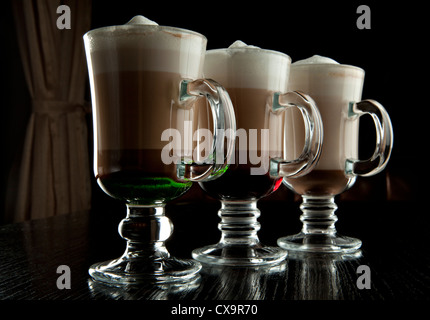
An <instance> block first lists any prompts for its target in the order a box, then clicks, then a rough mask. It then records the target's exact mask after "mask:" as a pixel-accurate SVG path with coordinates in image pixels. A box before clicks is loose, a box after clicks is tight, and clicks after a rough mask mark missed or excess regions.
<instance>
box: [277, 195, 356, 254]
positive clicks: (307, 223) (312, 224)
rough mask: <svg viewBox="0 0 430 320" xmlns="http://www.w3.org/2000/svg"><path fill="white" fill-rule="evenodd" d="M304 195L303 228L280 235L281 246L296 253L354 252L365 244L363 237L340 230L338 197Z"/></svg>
mask: <svg viewBox="0 0 430 320" xmlns="http://www.w3.org/2000/svg"><path fill="white" fill-rule="evenodd" d="M302 198H303V203H302V204H301V205H300V209H301V210H302V215H301V216H300V220H301V221H302V222H303V227H302V231H301V232H300V233H298V234H295V235H291V236H286V237H281V238H279V239H278V241H277V243H278V245H279V246H280V247H281V248H284V249H286V250H289V251H295V252H298V251H304V252H327V253H328V252H330V253H352V252H354V251H356V250H358V249H359V248H360V247H361V240H359V239H355V238H351V237H345V236H341V235H339V234H338V233H337V231H336V227H335V223H336V221H337V216H336V214H335V211H336V210H337V205H336V203H335V199H334V196H327V197H316V196H302Z"/></svg>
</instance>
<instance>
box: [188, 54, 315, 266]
mask: <svg viewBox="0 0 430 320" xmlns="http://www.w3.org/2000/svg"><path fill="white" fill-rule="evenodd" d="M289 66H290V58H289V57H288V56H287V55H285V54H282V53H279V52H275V51H268V50H260V49H219V50H210V51H208V52H207V54H206V60H205V66H204V73H205V76H207V77H209V78H212V79H215V80H216V81H219V82H220V83H221V84H222V85H223V86H224V87H225V88H226V89H227V91H228V93H229V95H230V97H231V100H232V102H233V106H234V109H235V115H236V121H237V128H238V129H237V132H236V147H235V153H234V157H233V159H232V160H231V164H230V165H229V168H228V170H227V171H226V173H225V174H224V175H223V176H222V177H220V178H219V179H217V180H214V181H208V182H201V183H200V187H201V188H202V189H203V190H204V191H205V192H207V193H208V194H209V195H211V196H212V197H214V198H216V199H219V200H220V201H221V209H220V210H219V213H218V215H219V217H220V218H221V222H220V224H219V225H218V228H219V230H220V231H221V239H220V241H219V242H218V243H217V244H214V245H209V246H206V247H203V248H199V249H195V250H193V253H192V254H193V257H194V258H195V259H197V260H199V261H200V262H204V263H209V264H218V265H235V266H252V265H253V266H255V265H265V264H275V263H278V262H280V261H282V260H283V259H285V257H286V255H287V252H286V251H285V250H283V249H281V248H278V247H270V246H266V245H264V244H262V243H261V242H260V241H259V239H258V236H257V232H258V230H259V229H260V224H259V223H258V220H257V219H258V217H259V216H260V210H259V209H258V208H257V201H258V200H259V199H261V198H262V197H265V196H267V195H269V194H271V193H272V192H274V191H276V190H277V189H278V187H279V185H280V184H281V182H282V177H283V176H284V175H300V174H304V173H305V172H306V171H307V170H310V168H311V167H312V166H313V165H314V161H315V159H316V158H318V156H319V148H320V143H319V140H318V139H319V138H320V134H321V132H320V130H321V125H320V119H319V113H318V111H317V109H316V108H315V107H314V106H313V104H311V103H305V101H304V99H303V98H302V97H301V96H299V95H298V94H293V95H294V98H293V97H292V96H289V95H287V94H285V92H287V81H288V73H289ZM295 99H296V100H295ZM293 100H294V101H293ZM290 106H295V107H297V108H298V109H300V108H301V107H302V108H303V109H305V110H304V111H303V113H304V114H306V115H307V119H310V120H309V121H310V122H311V125H309V128H310V127H312V128H314V131H312V132H310V130H309V129H308V131H307V132H308V141H307V142H305V145H306V144H307V145H308V146H307V147H305V148H302V149H306V151H302V153H301V154H299V155H298V156H297V157H296V158H297V159H298V160H297V159H295V161H291V162H289V161H285V160H284V140H285V139H289V138H290V137H288V136H286V135H285V122H284V114H283V111H284V110H285V109H286V108H287V107H290ZM303 106H305V107H303Z"/></svg>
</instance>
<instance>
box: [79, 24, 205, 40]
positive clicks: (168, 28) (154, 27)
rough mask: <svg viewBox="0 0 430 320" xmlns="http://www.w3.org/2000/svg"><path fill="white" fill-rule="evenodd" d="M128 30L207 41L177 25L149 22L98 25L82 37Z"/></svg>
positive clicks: (202, 36)
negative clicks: (152, 23) (177, 35)
mask: <svg viewBox="0 0 430 320" xmlns="http://www.w3.org/2000/svg"><path fill="white" fill-rule="evenodd" d="M127 31H129V32H130V33H132V32H133V31H137V32H139V31H149V32H151V31H152V32H155V31H166V32H168V33H172V34H173V35H175V34H183V35H190V36H197V37H199V38H202V39H204V40H205V41H207V38H206V36H204V35H203V34H201V33H199V32H196V31H192V30H189V29H184V28H178V27H171V26H160V25H150V24H123V25H114V26H105V27H99V28H95V29H92V30H89V31H87V32H86V33H85V34H84V35H83V37H90V36H93V35H97V34H102V33H109V34H112V33H115V32H127Z"/></svg>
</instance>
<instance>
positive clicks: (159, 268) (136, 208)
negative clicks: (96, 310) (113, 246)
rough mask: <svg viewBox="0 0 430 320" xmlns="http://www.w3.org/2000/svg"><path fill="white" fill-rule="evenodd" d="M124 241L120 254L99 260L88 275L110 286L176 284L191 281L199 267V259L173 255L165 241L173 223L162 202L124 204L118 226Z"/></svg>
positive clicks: (171, 230)
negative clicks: (123, 248) (156, 203)
mask: <svg viewBox="0 0 430 320" xmlns="http://www.w3.org/2000/svg"><path fill="white" fill-rule="evenodd" d="M118 231H119V234H120V235H121V237H122V238H123V239H125V240H126V241H127V247H126V250H125V252H124V253H123V255H122V256H121V257H120V258H118V259H114V260H109V261H105V262H99V263H96V264H94V265H92V266H91V267H90V269H89V274H90V276H91V277H92V278H93V279H94V280H96V281H101V282H104V283H108V284H111V285H122V284H138V283H142V282H145V283H157V284H159V283H177V282H188V281H192V280H194V279H195V277H197V273H198V272H199V271H200V269H201V265H200V263H199V262H197V261H195V260H191V259H183V260H182V259H177V258H175V257H172V256H171V255H170V254H169V252H168V250H167V248H166V246H165V241H166V240H167V239H168V238H169V237H170V235H171V234H172V232H173V225H172V223H171V221H170V219H169V218H168V217H167V216H166V215H165V211H164V205H159V206H148V205H134V204H133V205H132V204H127V216H126V218H125V219H123V220H122V221H121V223H120V224H119V227H118Z"/></svg>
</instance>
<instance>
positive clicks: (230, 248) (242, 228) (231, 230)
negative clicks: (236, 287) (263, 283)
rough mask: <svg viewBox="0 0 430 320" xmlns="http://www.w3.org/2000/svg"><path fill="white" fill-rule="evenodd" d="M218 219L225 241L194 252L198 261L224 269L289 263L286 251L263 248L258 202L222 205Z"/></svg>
mask: <svg viewBox="0 0 430 320" xmlns="http://www.w3.org/2000/svg"><path fill="white" fill-rule="evenodd" d="M218 216H219V217H220V218H221V222H220V223H219V224H218V229H219V230H220V231H221V240H220V241H219V242H218V243H217V244H216V245H210V246H206V247H203V248H199V249H195V250H193V252H192V255H193V258H194V259H197V260H198V261H200V262H203V263H208V264H218V265H224V266H261V265H269V264H275V263H278V262H281V261H282V260H284V259H285V257H286V255H287V252H286V251H285V250H283V249H282V248H279V247H269V246H265V245H262V244H261V243H260V240H259V239H258V236H257V232H258V231H259V230H260V223H259V222H258V221H257V219H258V217H259V216H260V210H259V209H258V208H257V201H221V209H220V210H219V211H218Z"/></svg>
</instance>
